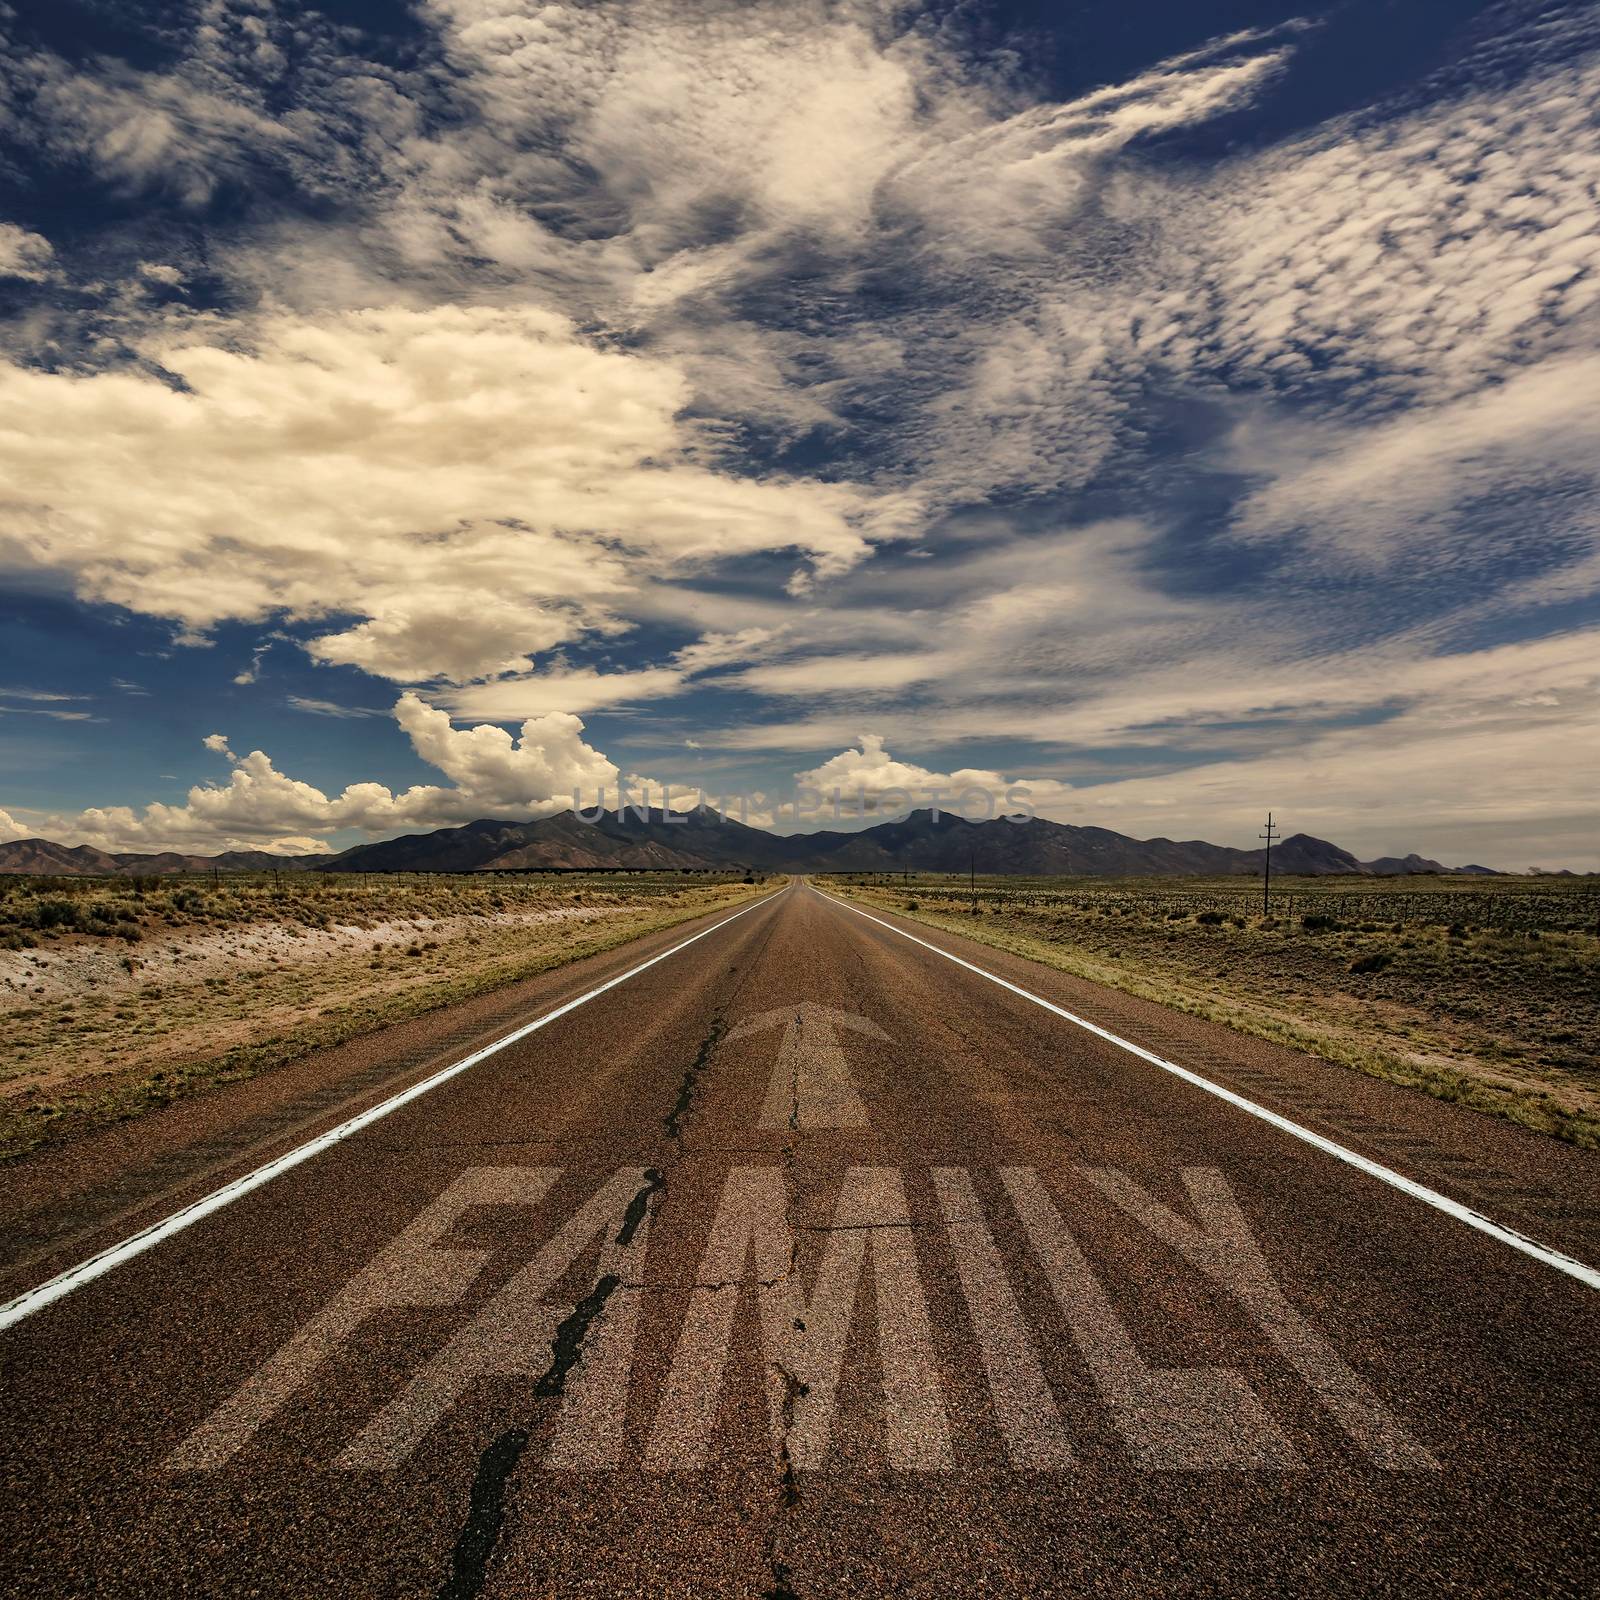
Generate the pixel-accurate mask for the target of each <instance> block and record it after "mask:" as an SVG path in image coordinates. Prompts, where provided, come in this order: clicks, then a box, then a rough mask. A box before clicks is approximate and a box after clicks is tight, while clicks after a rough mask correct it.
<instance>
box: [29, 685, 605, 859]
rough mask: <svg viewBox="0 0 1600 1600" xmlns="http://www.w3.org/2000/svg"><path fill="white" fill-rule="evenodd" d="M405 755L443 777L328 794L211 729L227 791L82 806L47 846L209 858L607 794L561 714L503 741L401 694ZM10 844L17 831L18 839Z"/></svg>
mask: <svg viewBox="0 0 1600 1600" xmlns="http://www.w3.org/2000/svg"><path fill="white" fill-rule="evenodd" d="M394 716H395V720H396V722H397V723H398V724H399V725H400V727H401V729H402V730H403V731H404V733H405V734H406V736H407V738H408V739H409V740H410V742H411V747H412V749H413V750H414V751H415V752H416V754H417V755H418V756H419V757H420V758H421V759H422V760H423V761H425V762H427V763H428V765H430V766H432V767H435V768H437V769H438V770H439V771H440V772H441V773H443V774H444V776H445V777H446V778H448V779H449V780H450V784H449V786H444V785H433V784H416V785H413V786H412V787H411V788H409V789H405V790H402V791H400V792H398V793H396V792H394V791H392V790H390V789H388V788H387V787H386V786H385V785H383V784H380V783H352V784H349V785H348V786H346V788H345V789H344V790H343V791H342V792H340V793H339V794H336V795H329V794H326V793H324V792H323V791H322V790H321V789H318V788H317V787H315V785H313V784H309V783H306V782H304V781H302V780H301V779H298V778H293V777H290V776H289V775H288V774H286V773H284V772H281V771H279V769H278V768H277V766H276V765H275V764H274V763H273V760H272V758H271V757H270V756H268V755H267V754H266V753H265V752H264V751H261V750H252V751H251V752H250V753H249V754H248V755H245V756H237V755H235V754H234V753H233V752H232V751H231V750H230V749H229V747H228V741H227V739H226V737H225V736H224V735H222V734H220V733H213V734H208V735H207V736H206V738H205V740H204V741H203V743H204V745H205V748H206V749H207V750H210V751H212V752H213V753H215V754H219V755H222V756H225V757H226V758H227V760H228V763H229V765H230V766H231V768H232V771H231V772H230V773H229V775H228V781H227V782H226V783H225V784H196V785H195V786H194V787H193V788H191V789H190V790H189V793H188V796H187V798H186V800H185V802H184V804H182V805H169V804H166V803H163V802H159V801H158V802H155V803H153V804H150V805H147V806H145V807H143V808H142V809H137V810H136V809H135V808H133V807H131V806H109V807H91V808H89V809H88V810H85V811H82V812H80V813H78V814H77V815H75V816H57V817H52V818H50V819H49V820H48V821H47V822H46V823H45V824H44V830H45V831H46V832H47V833H48V834H49V835H50V837H52V838H58V839H63V840H65V841H67V842H69V843H74V844H93V845H98V846H100V847H101V848H104V849H111V850H185V851H194V850H199V851H212V850H225V849H236V848H265V849H275V850H278V851H279V852H280V853H297V852H300V851H302V850H325V849H328V848H329V846H328V845H327V843H326V841H325V840H321V841H320V842H319V836H322V835H326V834H329V833H336V832H338V831H339V830H341V829H359V830H361V831H362V832H365V833H368V834H382V833H393V832H397V831H399V830H400V829H402V828H417V829H425V828H437V827H445V826H448V825H450V824H453V823H461V822H471V821H474V820H476V819H477V818H480V817H484V816H502V817H507V818H509V819H513V820H520V821H526V820H531V819H534V818H538V817H545V816H550V815H552V814H553V813H554V812H557V811H564V810H566V809H568V808H569V807H571V806H572V805H573V804H574V803H575V800H576V799H577V798H578V797H579V795H580V792H581V793H582V794H585V795H589V796H591V799H590V800H589V801H588V802H587V803H592V794H593V791H594V790H596V789H597V788H599V787H601V786H602V785H606V786H614V785H615V783H616V781H617V777H618V772H617V768H616V766H615V765H614V764H613V763H612V762H610V761H609V760H608V759H607V758H606V757H605V756H604V755H602V754H601V753H600V752H599V751H597V750H595V749H594V748H592V747H591V746H590V745H588V744H586V743H584V740H583V722H582V721H581V719H579V718H578V717H575V716H572V715H570V714H568V713H565V712H551V713H549V714H547V715H544V716H540V717H530V718H529V719H528V720H527V721H525V722H524V723H523V724H522V727H521V729H520V730H519V731H518V732H517V733H516V734H512V733H510V732H508V731H507V730H506V729H504V728H498V727H493V726H489V725H481V726H477V727H472V728H455V727H453V726H452V725H451V721H450V717H449V715H448V713H446V712H444V711H441V710H439V709H438V708H437V707H434V706H430V705H427V704H426V703H425V702H424V701H422V700H421V699H420V698H419V697H418V696H417V695H415V694H411V693H407V694H404V695H402V696H401V697H400V699H399V700H398V701H397V702H396V704H395V707H394ZM18 836H19V837H20V835H18Z"/></svg>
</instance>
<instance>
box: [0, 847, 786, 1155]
mask: <svg viewBox="0 0 1600 1600" xmlns="http://www.w3.org/2000/svg"><path fill="white" fill-rule="evenodd" d="M761 889H762V886H761V885H756V884H749V883H744V882H741V881H739V879H738V878H737V877H735V876H731V875H730V876H726V877H714V878H709V877H708V878H702V877H686V876H683V875H681V874H678V873H650V874H634V873H625V874H624V873H617V874H606V873H593V874H590V873H584V874H563V875H560V876H552V877H544V876H528V877H520V876H519V877H496V876H473V875H461V876H440V875H431V874H429V875H421V874H416V875H413V874H400V875H394V876H383V877H375V876H349V877H345V876H334V875H322V874H318V875H316V876H315V877H311V876H310V875H300V874H285V875H284V876H283V877H282V878H281V879H278V878H276V877H274V876H272V875H260V876H256V875H249V876H243V875H241V876H238V877H222V878H220V879H216V880H213V879H210V878H190V879H170V878H163V879H160V880H138V879H105V880H102V879H76V878H69V879H61V878H17V879H10V880H7V879H0V1038H3V1039H4V1041H5V1042H4V1046H3V1048H0V1159H5V1158H7V1157H11V1156H15V1155H17V1154H20V1153H22V1152H24V1151H26V1150H30V1149H33V1148H35V1147H37V1146H39V1145H41V1144H46V1143H52V1142H56V1141H58V1140H61V1139H64V1138H69V1137H71V1136H73V1135H74V1134H76V1133H79V1132H82V1131H85V1130H87V1129H89V1128H93V1127H96V1126H100V1125H103V1124H105V1123H107V1122H112V1121H117V1120H121V1119H123V1118H126V1117H129V1116H134V1115H137V1114H138V1113H139V1112H141V1111H144V1110H147V1109H149V1108H151V1107H153V1106H158V1105H163V1104H166V1103H168V1102H170V1101H172V1100H175V1099H178V1098H180V1097H182V1096H184V1095H187V1094H191V1093H194V1092H195V1091H197V1090H201V1089H205V1088H208V1087H210V1086H212V1085H215V1084H220V1083H229V1082H237V1081H239V1080H241V1079H244V1078H249V1077H253V1076H254V1075H255V1074H257V1073H259V1072H262V1071H266V1070H268V1069H270V1068H272V1067H275V1066H279V1065H281V1064H283V1063H284V1062H287V1061H291V1060H293V1059H295V1058H296V1057H297V1056H300V1055H303V1054H304V1053H305V1052H306V1051H308V1050H312V1049H316V1048H319V1047H321V1046H325V1045H330V1044H336V1043H339V1042H341V1041H342V1040H345V1039H350V1038H354V1037H356V1036H357V1035H360V1034H363V1033H367V1032H370V1031H371V1030H373V1029H375V1028H379V1027H383V1026H385V1025H386V1024H389V1023H392V1022H396V1021H400V1020H402V1019H403V1018H406V1017H410V1016H415V1015H418V1014H419V1013H421V1012H424V1011H430V1010H433V1009H435V1008H436V1007H439V1006H443V1005H448V1004H450V1003H452V1002H454V1001H457V1000H462V999H465V998H467V997H468V996H470V995H474V994H479V993H482V992H483V991H485V990H488V989H492V988H496V987H498V986H500V985H502V984H506V983H511V982H514V981H516V980H517V979H520V978H526V977H529V976H531V975H532V974H534V973H538V972H543V971H545V970H547V969H549V968H551V967H556V966H560V965H563V964H564V963H566V962H568V961H575V960H578V959H580V958H581V957H584V956H589V955H594V954H596V953H598V952H600V951H604V950H609V949H612V948H613V947H615V946H616V945H619V944H623V943H625V942H626V941H627V940H630V939H634V938H637V937H638V936H639V935H641V934H644V933H649V932H651V931H652V930H654V929H658V928H664V927H670V926H672V925H673V924H674V923H678V922H683V921H686V920H688V919H689V918H691V917H696V916H699V915H701V914H703V913H704V912H707V911H714V910H716V909H717V908H719V907H721V906H732V905H734V904H737V903H738V902H740V901H742V900H746V899H748V898H750V897H751V896H753V895H755V894H757V893H759V892H761Z"/></svg>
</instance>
